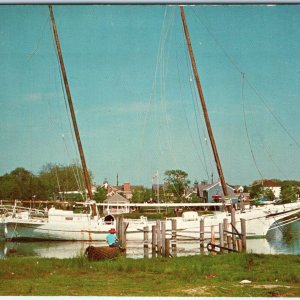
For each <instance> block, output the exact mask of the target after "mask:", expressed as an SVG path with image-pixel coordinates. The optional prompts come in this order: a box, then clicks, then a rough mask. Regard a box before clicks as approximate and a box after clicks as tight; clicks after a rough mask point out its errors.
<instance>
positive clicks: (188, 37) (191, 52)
mask: <svg viewBox="0 0 300 300" xmlns="http://www.w3.org/2000/svg"><path fill="white" fill-rule="evenodd" d="M180 14H181V19H182V23H183V28H184V34H185V38H186V42H187V45H188V49H189V54H190V59H191V63H192V67H193V72H194V76H195V80H196V84H197V90H198V94H199V98H200V102H201V106H202V110H203V114H204V119H205V123H206V128H207V131H208V135H209V139H210V142H211V147H212V150H213V154H214V158H215V162H216V166H217V170H218V174H219V176H220V181H221V185H222V189H223V193H224V196H225V197H226V196H228V191H227V186H226V182H225V178H224V174H223V170H222V166H221V161H220V158H219V154H218V150H217V146H216V142H215V139H214V135H213V132H212V129H211V125H210V120H209V116H208V112H207V109H206V104H205V100H204V95H203V91H202V87H201V83H200V78H199V74H198V71H197V67H196V61H195V57H194V53H193V48H192V43H191V39H190V36H189V30H188V27H187V23H186V18H185V14H184V9H183V7H182V6H180Z"/></svg>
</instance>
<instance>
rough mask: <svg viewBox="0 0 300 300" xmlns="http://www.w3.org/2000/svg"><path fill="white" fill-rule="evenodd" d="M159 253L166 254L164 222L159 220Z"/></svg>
mask: <svg viewBox="0 0 300 300" xmlns="http://www.w3.org/2000/svg"><path fill="white" fill-rule="evenodd" d="M161 254H162V256H166V222H165V221H162V222H161Z"/></svg>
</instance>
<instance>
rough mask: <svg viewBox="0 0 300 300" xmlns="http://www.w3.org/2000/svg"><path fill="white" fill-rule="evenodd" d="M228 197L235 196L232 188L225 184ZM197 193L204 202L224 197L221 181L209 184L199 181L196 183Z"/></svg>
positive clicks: (219, 199) (215, 200) (211, 201)
mask: <svg viewBox="0 0 300 300" xmlns="http://www.w3.org/2000/svg"><path fill="white" fill-rule="evenodd" d="M226 186H227V191H228V197H229V198H235V193H234V188H233V187H231V186H230V185H228V184H226ZM198 195H199V197H200V198H202V199H203V200H204V202H205V203H217V202H220V201H221V199H224V193H223V189H222V185H221V182H215V183H211V184H209V183H208V182H201V183H200V184H198Z"/></svg>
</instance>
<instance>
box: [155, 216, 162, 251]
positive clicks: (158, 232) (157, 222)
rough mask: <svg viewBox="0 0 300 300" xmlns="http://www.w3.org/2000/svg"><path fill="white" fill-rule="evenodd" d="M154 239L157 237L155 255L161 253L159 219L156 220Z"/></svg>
mask: <svg viewBox="0 0 300 300" xmlns="http://www.w3.org/2000/svg"><path fill="white" fill-rule="evenodd" d="M156 239H157V255H158V256H160V255H161V230H160V221H159V220H157V221H156Z"/></svg>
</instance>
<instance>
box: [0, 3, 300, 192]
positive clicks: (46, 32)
mask: <svg viewBox="0 0 300 300" xmlns="http://www.w3.org/2000/svg"><path fill="white" fill-rule="evenodd" d="M184 9H185V14H186V19H187V24H188V27H189V31H190V36H191V41H192V45H193V50H194V54H195V58H196V63H197V67H198V72H199V76H200V81H201V85H202V88H203V92H204V96H205V101H206V105H207V109H208V113H209V117H210V121H211V125H212V130H213V132H214V136H215V140H216V144H217V148H218V152H219V156H220V160H221V164H222V168H223V173H224V175H225V180H226V181H227V182H228V183H229V184H235V185H239V184H251V183H252V182H253V181H254V180H257V179H262V178H278V179H281V180H287V179H296V180H300V168H299V163H298V162H299V158H300V131H299V127H300V126H299V125H300V118H299V114H300V101H299V95H300V51H299V49H300V31H299V28H300V6H299V5H289V6H280V5H277V6H276V5H275V6H274V5H259V6H258V5H252V6H250V5H242V6H230V5H219V6H216V5H214V6H213V5H211V6H209V5H195V6H186V7H185V8H184ZM53 11H54V15H55V20H56V25H57V30H58V34H59V39H60V43H61V48H62V53H63V58H64V62H65V67H66V71H67V76H68V81H69V85H70V90H71V94H72V98H73V104H74V108H75V112H76V118H77V123H78V127H79V131H80V135H81V141H82V144H83V149H84V153H85V157H86V163H87V166H88V169H89V170H91V172H92V174H93V179H94V181H95V182H96V183H97V184H101V183H102V182H103V180H104V179H107V180H108V181H109V182H110V183H111V184H116V182H117V175H118V178H119V183H124V182H130V183H131V184H142V185H145V186H148V187H149V186H151V184H152V182H153V180H154V179H153V176H154V175H155V174H157V172H158V174H159V176H158V179H155V182H156V180H158V181H159V182H162V181H163V178H164V172H165V171H166V170H170V169H181V170H184V171H185V172H187V173H188V177H189V179H190V180H191V182H192V183H193V182H194V181H195V180H197V181H202V180H209V181H210V180H211V177H212V175H213V180H218V175H217V172H216V167H215V164H214V159H213V156H212V152H211V150H210V145H209V140H208V137H207V132H206V128H205V125H204V121H203V114H202V111H201V107H200V103H199V98H198V96H197V92H196V89H195V80H194V77H193V74H192V71H191V67H190V62H189V57H188V52H187V47H186V42H185V39H184V34H183V29H182V22H181V18H180V11H179V7H178V6H177V5H119V6H117V5H56V6H54V7H53ZM0 56H1V60H0V81H1V89H0V105H1V110H0V131H1V135H0V145H1V154H0V175H3V174H5V173H9V172H11V171H12V170H14V169H15V168H17V167H24V168H25V169H27V170H30V171H32V172H33V173H34V174H38V172H39V171H40V170H41V168H42V167H43V166H44V165H46V164H48V163H56V164H62V165H68V164H70V163H72V162H74V160H76V157H78V155H77V152H76V147H75V146H74V140H73V138H72V134H71V130H70V123H69V119H68V112H67V110H66V104H65V97H64V92H63V88H62V83H61V75H60V71H59V65H58V60H57V56H56V50H55V46H54V42H53V34H52V29H51V23H50V18H49V10H48V7H47V6H46V5H1V6H0ZM77 159H78V158H77Z"/></svg>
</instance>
